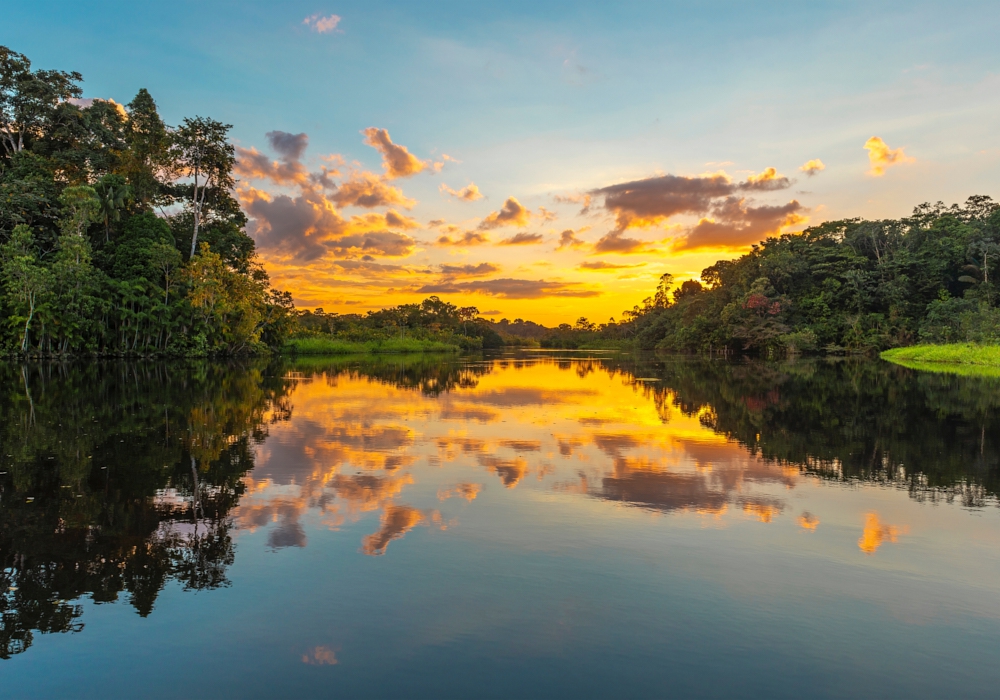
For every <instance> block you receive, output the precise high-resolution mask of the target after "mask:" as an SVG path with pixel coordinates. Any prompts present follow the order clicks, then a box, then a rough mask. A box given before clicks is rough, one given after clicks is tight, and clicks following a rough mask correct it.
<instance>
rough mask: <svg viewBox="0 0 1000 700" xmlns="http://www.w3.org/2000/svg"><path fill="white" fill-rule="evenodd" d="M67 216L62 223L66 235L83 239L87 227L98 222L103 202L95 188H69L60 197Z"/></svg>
mask: <svg viewBox="0 0 1000 700" xmlns="http://www.w3.org/2000/svg"><path fill="white" fill-rule="evenodd" d="M59 203H60V204H61V205H62V206H63V211H64V212H65V215H64V216H63V218H62V220H61V221H60V228H61V229H62V231H63V234H64V235H68V236H79V237H82V236H83V233H84V231H86V230H87V226H89V225H90V224H91V223H93V222H94V221H96V220H97V217H98V215H99V214H98V212H99V211H100V207H101V202H100V199H99V198H98V196H97V192H96V191H95V190H94V188H93V187H87V186H86V185H80V186H78V187H67V188H66V189H64V190H63V191H62V194H61V195H59Z"/></svg>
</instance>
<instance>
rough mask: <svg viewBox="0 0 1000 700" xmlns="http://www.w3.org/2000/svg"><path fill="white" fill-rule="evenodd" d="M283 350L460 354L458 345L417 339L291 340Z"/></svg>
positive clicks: (338, 353) (349, 353)
mask: <svg viewBox="0 0 1000 700" xmlns="http://www.w3.org/2000/svg"><path fill="white" fill-rule="evenodd" d="M285 350H286V351H288V352H289V353H291V354H295V355H360V354H380V353H400V354H402V353H419V352H460V351H461V350H462V348H461V347H459V346H458V345H452V344H449V343H442V342H440V341H437V340H420V339H417V338H387V339H382V340H368V341H357V340H341V339H338V338H321V337H312V338H292V339H290V340H289V341H288V343H287V345H286V346H285Z"/></svg>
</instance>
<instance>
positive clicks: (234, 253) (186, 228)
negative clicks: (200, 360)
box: [0, 47, 293, 356]
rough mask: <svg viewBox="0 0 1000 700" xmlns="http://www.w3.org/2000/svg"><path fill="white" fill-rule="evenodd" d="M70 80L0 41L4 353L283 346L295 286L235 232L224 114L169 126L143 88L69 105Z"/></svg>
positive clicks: (74, 82) (75, 87) (228, 350)
mask: <svg viewBox="0 0 1000 700" xmlns="http://www.w3.org/2000/svg"><path fill="white" fill-rule="evenodd" d="M81 80H82V76H80V74H79V73H66V72H61V71H50V70H35V69H33V68H32V67H31V62H30V61H29V60H28V59H27V58H26V57H25V56H23V55H21V54H18V53H16V52H13V51H11V50H10V49H7V48H5V47H0V142H2V146H3V148H2V149H0V319H2V320H3V323H2V324H0V352H3V353H8V354H11V353H17V354H22V355H32V356H66V355H78V354H81V353H87V354H99V355H123V354H139V355H147V354H154V353H155V354H182V355H211V354H214V355H219V354H240V353H255V352H261V351H264V350H266V349H267V348H280V347H281V346H282V345H283V344H284V341H285V339H286V338H287V336H288V333H289V332H290V330H291V320H290V319H291V318H292V315H293V306H292V303H291V297H290V296H289V295H288V294H287V293H285V292H279V291H277V290H274V289H271V288H270V286H269V284H268V278H267V274H266V273H265V272H264V270H263V269H262V268H261V266H260V264H259V263H258V261H257V259H256V254H255V250H254V242H253V239H251V238H250V237H249V236H248V235H247V234H246V233H245V231H244V226H245V224H246V217H245V216H244V215H243V213H242V212H241V211H240V209H239V206H238V204H237V203H236V200H235V199H234V197H233V195H232V187H233V185H234V182H235V180H234V177H233V167H234V148H233V145H232V144H231V143H229V140H228V132H229V128H230V127H229V125H226V124H221V123H219V122H217V121H214V120H212V119H208V118H204V117H197V118H194V119H185V120H184V121H183V123H182V124H181V125H180V126H179V127H176V128H172V127H169V126H167V125H165V124H164V123H163V120H162V119H161V118H160V116H159V113H158V111H157V107H156V102H155V101H154V100H153V98H152V96H151V95H150V94H149V92H148V91H146V90H140V91H139V93H138V94H137V95H136V96H135V99H133V100H132V101H131V102H130V103H129V104H128V106H127V108H123V107H121V106H120V105H117V104H114V103H112V102H110V101H103V100H93V101H92V104H91V105H90V106H87V107H81V106H78V105H77V104H74V103H73V102H70V101H69V100H70V99H72V98H78V97H80V95H81V94H82V93H81V91H80V88H79V83H80V81H81ZM154 211H159V212H160V215H159V216H157V215H156V214H154ZM164 212H168V213H166V214H165V213H164Z"/></svg>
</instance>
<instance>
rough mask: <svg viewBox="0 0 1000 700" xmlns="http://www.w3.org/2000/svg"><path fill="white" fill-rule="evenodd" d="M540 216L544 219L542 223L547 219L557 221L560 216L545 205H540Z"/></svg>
mask: <svg viewBox="0 0 1000 700" xmlns="http://www.w3.org/2000/svg"><path fill="white" fill-rule="evenodd" d="M538 216H539V217H540V218H541V219H542V223H545V222H546V221H555V220H556V219H558V218H559V216H558V215H557V214H556V213H555V212H554V211H549V210H548V209H546V208H545V207H538Z"/></svg>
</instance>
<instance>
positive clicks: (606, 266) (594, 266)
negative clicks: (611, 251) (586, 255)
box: [580, 260, 646, 271]
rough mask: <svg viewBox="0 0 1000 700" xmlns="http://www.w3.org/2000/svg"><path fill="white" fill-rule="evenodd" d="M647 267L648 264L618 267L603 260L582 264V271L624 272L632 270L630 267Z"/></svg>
mask: <svg viewBox="0 0 1000 700" xmlns="http://www.w3.org/2000/svg"><path fill="white" fill-rule="evenodd" d="M645 265H646V263H637V264H635V265H616V264H614V263H609V262H604V261H603V260H594V261H592V262H591V261H588V262H584V263H580V269H581V270H596V271H604V270H624V269H626V268H630V267H644V266H645Z"/></svg>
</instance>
